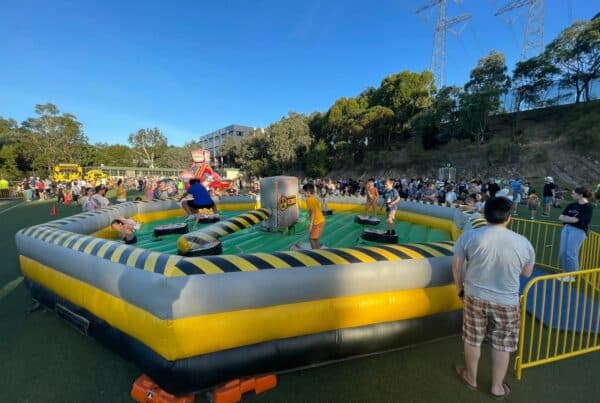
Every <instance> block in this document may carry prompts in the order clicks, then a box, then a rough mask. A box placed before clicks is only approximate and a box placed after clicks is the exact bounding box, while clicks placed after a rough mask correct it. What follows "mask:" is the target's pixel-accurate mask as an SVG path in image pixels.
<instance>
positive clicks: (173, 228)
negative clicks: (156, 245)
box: [154, 222, 188, 236]
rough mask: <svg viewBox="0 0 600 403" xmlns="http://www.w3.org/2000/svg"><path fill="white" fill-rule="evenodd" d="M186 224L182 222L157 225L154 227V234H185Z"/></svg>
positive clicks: (186, 230)
mask: <svg viewBox="0 0 600 403" xmlns="http://www.w3.org/2000/svg"><path fill="white" fill-rule="evenodd" d="M187 233H188V225H187V223H184V222H178V223H173V224H164V225H159V226H158V227H156V228H154V236H161V235H169V234H187Z"/></svg>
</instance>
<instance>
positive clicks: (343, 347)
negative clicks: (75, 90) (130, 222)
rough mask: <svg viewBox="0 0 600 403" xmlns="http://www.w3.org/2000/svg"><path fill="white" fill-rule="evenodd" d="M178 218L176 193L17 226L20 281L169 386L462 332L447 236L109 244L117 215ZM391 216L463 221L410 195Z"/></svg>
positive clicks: (354, 202) (336, 202) (239, 204)
mask: <svg viewBox="0 0 600 403" xmlns="http://www.w3.org/2000/svg"><path fill="white" fill-rule="evenodd" d="M265 187H268V186H265ZM287 197H288V196H286V198H287ZM265 198H267V197H266V195H265V197H263V198H262V199H263V200H264V199H265ZM227 199H230V200H231V201H228V200H227ZM227 199H222V200H221V202H220V203H219V210H220V211H227V210H244V211H249V210H254V209H255V200H254V199H252V198H244V197H236V198H234V197H232V198H227ZM280 199H281V198H280ZM281 200H282V199H281ZM302 203H303V201H301V200H297V203H296V206H297V204H302ZM277 206H279V204H277ZM281 206H283V202H281ZM292 206H293V205H292ZM290 207H291V206H290ZM329 207H330V208H331V209H333V210H335V211H336V215H335V216H333V217H342V215H341V214H337V212H352V213H354V214H356V213H358V212H361V211H363V209H364V201H363V200H362V199H360V200H359V199H355V198H350V197H348V198H338V199H336V198H332V199H331V200H330V203H329ZM263 208H264V207H263ZM276 208H279V207H276ZM286 208H288V202H287V199H286ZM180 215H181V209H180V207H179V205H178V203H176V202H175V201H173V200H157V201H151V202H126V203H121V204H119V205H115V206H111V207H108V208H104V209H101V210H98V211H95V212H93V213H82V214H78V215H76V216H72V217H68V218H64V219H59V220H56V221H51V222H49V223H46V224H41V225H37V226H33V227H29V228H25V229H23V230H21V231H19V232H18V233H17V234H16V243H17V249H18V253H19V260H20V265H21V271H22V273H23V275H24V277H25V283H26V285H27V287H28V289H29V291H30V292H31V294H32V296H33V297H34V298H35V299H36V300H37V301H39V302H40V303H42V304H44V305H45V306H47V307H49V308H50V309H52V310H55V311H57V312H59V313H60V314H61V315H60V316H61V317H63V318H65V319H66V320H68V321H69V322H70V323H71V324H73V325H74V326H75V327H77V328H78V329H79V330H80V331H82V332H83V333H84V334H87V335H90V336H93V337H95V338H96V339H98V340H99V341H101V342H102V343H105V344H106V345H107V346H110V347H111V348H112V349H115V350H117V351H118V352H120V353H121V354H123V355H124V356H125V357H127V358H129V359H131V360H132V361H133V362H134V363H135V364H136V365H137V366H138V367H139V368H140V369H141V370H142V371H143V372H144V373H145V374H147V375H148V376H149V377H150V378H151V379H152V380H153V381H155V382H156V384H158V385H159V386H160V388H162V389H164V390H166V391H167V392H169V393H173V394H183V393H189V392H198V391H200V390H205V389H207V388H212V387H215V386H216V385H220V384H223V383H225V382H228V381H231V380H233V379H239V378H243V377H247V376H253V375H257V374H269V373H277V372H280V371H284V370H289V369H292V368H301V367H307V366H313V365H319V364H324V363H327V362H331V361H336V360H343V359H346V358H349V357H353V356H361V355H365V354H371V353H375V352H381V351H386V350H389V349H393V348H398V347H401V346H407V345H412V344H414V343H416V342H424V341H427V340H433V339H436V338H439V337H442V336H446V335H449V334H454V333H458V332H459V331H460V326H461V321H462V312H461V306H462V304H461V301H460V299H459V298H458V296H457V290H456V287H455V285H454V283H453V280H452V273H451V259H452V258H451V255H452V244H453V243H452V242H451V241H450V242H449V241H441V242H426V243H412V244H385V245H384V244H381V245H378V246H364V245H359V246H356V247H344V248H335V247H331V248H329V249H325V250H298V251H284V250H281V251H277V252H272V253H265V252H259V253H242V254H236V255H231V254H230V255H220V256H198V257H184V256H178V255H175V254H166V253H162V252H155V251H150V250H146V249H141V248H139V247H138V246H136V245H125V244H123V243H122V242H116V241H114V240H111V239H106V238H109V236H110V235H109V234H110V232H109V230H110V229H109V227H110V223H111V221H112V220H113V219H114V218H117V217H119V216H125V217H131V218H133V219H135V220H136V221H138V222H141V223H148V222H151V221H157V220H162V219H166V218H169V217H177V216H180ZM274 216H278V213H277V211H274V210H273V209H271V211H270V214H269V217H268V219H269V220H270V219H271V218H272V217H274ZM280 218H281V217H280ZM396 218H397V219H398V220H399V221H406V222H412V223H418V224H420V225H425V226H428V227H431V228H436V229H440V230H444V231H447V233H449V234H452V239H456V237H457V236H458V234H460V231H461V229H463V228H469V227H470V225H471V221H470V220H469V219H468V218H467V217H466V216H465V215H464V214H463V213H462V212H460V211H459V210H458V209H452V208H445V207H440V206H432V205H421V204H417V203H409V202H401V203H400V204H399V209H398V212H397V217H396ZM278 220H279V218H278ZM349 220H350V221H351V222H353V216H350V217H349ZM262 221H268V220H267V219H266V218H263V220H262ZM281 222H284V221H281ZM219 224H221V223H219ZM248 224H250V223H248ZM216 225H218V224H216ZM352 225H354V224H352ZM260 234H263V235H262V236H273V235H277V234H278V233H277V232H269V231H260V232H259V233H256V234H254V235H255V236H261V235H260ZM235 235H236V234H232V235H231V236H235ZM264 239H265V238H263V239H262V240H261V239H258V240H257V241H258V242H259V243H261V242H263V243H264ZM140 290H143V292H140ZM236 390H238V389H236Z"/></svg>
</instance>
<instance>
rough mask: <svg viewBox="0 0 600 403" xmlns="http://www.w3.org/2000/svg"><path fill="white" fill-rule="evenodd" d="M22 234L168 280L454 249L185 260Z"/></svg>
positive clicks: (435, 245)
mask: <svg viewBox="0 0 600 403" xmlns="http://www.w3.org/2000/svg"><path fill="white" fill-rule="evenodd" d="M23 233H24V235H27V236H30V237H32V238H35V239H39V240H41V241H43V242H47V243H48V244H52V245H58V246H62V247H65V248H69V249H72V250H75V251H78V252H82V253H86V254H89V255H93V256H98V257H100V258H103V259H106V260H109V261H111V262H116V263H121V264H125V265H127V266H129V267H131V268H137V269H141V270H146V271H151V272H154V273H160V274H164V275H165V276H182V275H191V274H218V273H228V272H237V271H254V270H264V269H289V268H293V267H315V266H331V265H340V264H350V263H372V262H378V261H397V260H404V259H426V258H430V257H440V256H450V255H452V247H453V245H454V243H453V242H450V241H444V242H431V243H419V244H404V245H381V246H365V247H354V248H340V249H320V250H307V251H294V252H291V251H290V252H276V253H252V254H243V255H222V256H207V257H194V258H184V257H182V256H176V255H169V254H166V253H159V252H152V251H149V250H146V249H141V248H136V247H133V246H130V245H125V244H124V243H122V242H115V241H109V240H106V239H102V238H96V237H91V236H87V235H81V234H75V233H72V232H69V231H62V230H57V229H55V228H52V227H48V226H44V225H40V226H36V227H31V228H28V229H25V230H23Z"/></svg>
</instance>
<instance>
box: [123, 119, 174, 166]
mask: <svg viewBox="0 0 600 403" xmlns="http://www.w3.org/2000/svg"><path fill="white" fill-rule="evenodd" d="M127 141H129V144H131V151H132V152H133V154H134V155H135V157H136V163H137V165H138V166H147V167H149V168H154V163H155V161H156V160H158V159H159V158H160V156H161V155H162V154H163V153H164V152H165V151H166V150H167V137H166V136H165V135H164V134H163V133H162V132H161V131H160V130H158V129H157V128H156V127H155V128H154V129H140V130H138V131H137V132H136V133H133V134H130V135H129V137H128V138H127Z"/></svg>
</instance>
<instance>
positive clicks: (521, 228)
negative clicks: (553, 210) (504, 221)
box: [508, 218, 563, 270]
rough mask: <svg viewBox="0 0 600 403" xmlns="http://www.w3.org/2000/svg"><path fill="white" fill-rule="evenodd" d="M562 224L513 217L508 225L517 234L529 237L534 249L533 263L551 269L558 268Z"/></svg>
mask: <svg viewBox="0 0 600 403" xmlns="http://www.w3.org/2000/svg"><path fill="white" fill-rule="evenodd" d="M562 227H563V226H562V225H561V224H557V223H551V222H545V221H531V220H524V219H522V218H513V219H512V220H511V221H510V224H509V226H508V228H509V229H511V230H512V231H514V232H516V233H517V234H521V235H523V236H524V237H525V238H527V239H529V241H530V242H531V244H532V245H533V249H534V250H535V264H536V265H537V266H541V267H546V268H549V269H553V270H560V258H559V255H558V252H559V249H560V232H561V231H562Z"/></svg>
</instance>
